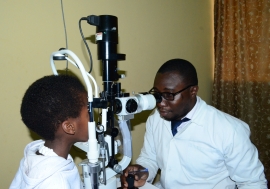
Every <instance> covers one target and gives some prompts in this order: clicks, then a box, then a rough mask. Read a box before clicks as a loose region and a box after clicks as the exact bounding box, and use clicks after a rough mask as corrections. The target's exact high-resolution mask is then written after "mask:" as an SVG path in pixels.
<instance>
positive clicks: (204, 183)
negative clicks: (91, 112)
mask: <svg viewBox="0 0 270 189" xmlns="http://www.w3.org/2000/svg"><path fill="white" fill-rule="evenodd" d="M249 136H250V130H249V127H248V125H247V124H246V123H244V122H243V121H241V120H239V119H237V118H235V117H233V116H230V115H228V114H226V113H224V112H221V111H219V110H217V109H215V108H214V107H212V106H209V105H207V104H206V103H205V102H204V101H203V100H201V99H200V98H199V97H197V105H196V111H195V112H194V114H193V115H192V118H191V121H189V122H188V123H187V124H186V126H184V128H182V129H181V131H180V132H178V133H177V134H176V135H175V136H174V137H173V135H172V133H171V123H170V122H169V121H166V120H164V119H162V118H161V117H160V115H159V113H158V111H155V112H154V114H153V115H151V116H150V117H149V118H148V120H147V123H146V133H145V136H144V145H143V148H142V150H141V154H140V156H139V158H138V159H137V163H138V164H140V165H142V166H144V167H146V168H148V170H149V177H148V181H149V182H152V181H153V179H154V177H155V175H156V172H157V170H158V169H161V178H160V183H161V186H162V187H161V188H164V189H176V188H179V189H180V188H184V189H198V188H199V189H210V188H214V189H234V188H235V184H237V186H238V188H239V189H255V188H260V189H266V188H267V186H266V185H267V181H266V179H265V175H264V167H263V165H262V163H261V162H260V160H259V159H258V151H257V149H256V147H255V146H254V145H253V144H252V143H251V141H250V139H249Z"/></svg>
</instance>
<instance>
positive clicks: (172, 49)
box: [0, 0, 213, 188]
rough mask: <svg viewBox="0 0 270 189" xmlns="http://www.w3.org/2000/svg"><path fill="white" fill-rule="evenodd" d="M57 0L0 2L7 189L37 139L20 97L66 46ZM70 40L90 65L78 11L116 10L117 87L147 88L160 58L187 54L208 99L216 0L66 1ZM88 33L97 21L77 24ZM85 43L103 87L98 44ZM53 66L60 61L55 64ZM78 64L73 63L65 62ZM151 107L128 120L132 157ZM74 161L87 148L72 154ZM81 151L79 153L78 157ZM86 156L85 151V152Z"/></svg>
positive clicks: (1, 143)
mask: <svg viewBox="0 0 270 189" xmlns="http://www.w3.org/2000/svg"><path fill="white" fill-rule="evenodd" d="M60 2H61V1H60V0H58V1H57V0H46V1H45V0H39V1H34V0H29V1H21V0H9V1H1V2H0V24H1V29H0V57H1V59H0V60H1V64H0V65H1V68H0V80H1V93H0V102H1V109H0V126H1V132H0V149H1V153H0V154H1V156H0V157H1V161H0V170H1V171H0V183H1V188H8V186H9V184H10V182H11V180H12V179H13V177H14V174H15V172H16V171H17V169H18V166H19V161H20V159H21V158H22V156H23V149H24V147H25V145H26V144H27V143H29V142H30V141H32V140H34V139H37V137H36V136H35V135H33V134H31V133H30V132H29V131H28V130H27V129H26V127H25V126H24V125H23V123H22V122H21V118H20V113H19V109H20V103H21V98H22V96H23V94H24V92H25V90H26V88H27V87H28V86H29V85H30V84H31V83H32V82H33V81H35V80H36V79H38V78H40V77H42V76H44V75H48V74H52V71H51V68H50V65H49V57H50V54H51V53H52V52H54V51H56V50H58V49H59V48H60V47H65V36H64V28H63V21H62V15H61V4H60ZM63 4H64V11H65V19H66V26H67V34H68V46H69V49H70V50H72V51H73V52H74V53H75V54H77V56H78V57H79V58H80V59H81V61H82V62H83V63H84V64H85V67H86V68H87V69H88V66H89V64H88V55H87V53H86V50H85V47H84V45H83V42H82V39H81V36H80V33H79V29H78V21H79V19H80V18H81V17H83V16H88V15H92V14H95V15H102V14H109V15H115V16H117V17H118V26H119V45H118V47H119V51H118V52H119V53H123V54H126V56H127V57H126V61H119V63H118V65H119V66H118V67H119V69H120V70H124V71H126V76H127V78H125V79H124V80H121V81H120V82H121V84H122V88H123V89H125V90H126V91H127V92H132V91H135V92H142V91H148V90H149V89H150V88H151V86H152V84H153V78H154V75H155V73H156V71H157V69H158V68H159V67H160V65H161V64H162V63H164V62H165V61H167V60H168V59H171V58H177V57H178V58H184V59H187V60H189V61H191V62H192V63H193V64H194V65H195V66H196V68H197V70H198V75H199V85H200V91H199V95H200V96H201V97H202V98H203V99H205V100H206V101H207V102H210V99H211V88H212V72H213V31H212V30H213V29H212V27H213V22H212V19H213V3H212V1H211V0H167V1H161V0H159V1H157V0H136V1H135V0H129V1H124V0H114V1H109V0H102V1H91V0H77V1H65V0H63ZM82 28H83V32H84V34H85V36H86V37H90V36H92V35H94V34H95V29H96V28H95V27H94V26H90V25H88V24H87V23H86V22H83V23H82ZM88 42H89V46H90V49H91V52H92V54H93V60H94V71H93V76H94V77H95V78H96V80H97V81H98V83H99V85H100V87H101V88H103V87H102V86H101V74H100V72H99V68H100V62H99V61H98V60H97V56H96V49H97V46H96V45H95V44H93V43H91V42H90V41H88ZM59 65H60V66H58V68H64V67H65V65H64V63H59ZM70 68H71V69H73V70H75V67H72V66H70ZM148 113H149V112H145V113H142V114H137V115H135V119H134V120H132V125H133V126H132V135H133V139H134V145H133V149H134V156H133V157H134V158H136V157H137V156H138V154H139V150H140V148H141V146H142V142H143V134H144V129H145V127H144V123H145V119H146V117H147V114H148ZM73 151H74V152H73V154H74V155H75V161H76V163H79V162H80V161H81V158H80V157H82V156H84V154H76V150H74V149H73ZM79 156H80V157H79ZM83 158H84V157H83Z"/></svg>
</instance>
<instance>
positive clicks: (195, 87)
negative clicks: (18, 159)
mask: <svg viewBox="0 0 270 189" xmlns="http://www.w3.org/2000/svg"><path fill="white" fill-rule="evenodd" d="M198 90H199V86H198V85H195V86H192V87H191V89H190V93H191V96H193V97H194V96H195V97H196V96H197V93H198Z"/></svg>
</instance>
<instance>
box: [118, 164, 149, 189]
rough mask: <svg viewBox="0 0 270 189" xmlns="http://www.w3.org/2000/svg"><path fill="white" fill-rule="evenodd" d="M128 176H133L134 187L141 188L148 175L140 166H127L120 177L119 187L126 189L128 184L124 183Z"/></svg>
mask: <svg viewBox="0 0 270 189" xmlns="http://www.w3.org/2000/svg"><path fill="white" fill-rule="evenodd" d="M128 174H133V175H134V176H135V179H134V186H135V187H140V186H143V185H144V184H145V182H146V179H147V178H148V175H149V173H148V171H147V169H146V168H144V167H143V166H141V165H138V164H135V165H130V166H128V167H127V168H126V169H125V170H124V171H123V174H122V175H121V186H122V188H123V189H127V188H128V183H127V181H126V177H127V176H128Z"/></svg>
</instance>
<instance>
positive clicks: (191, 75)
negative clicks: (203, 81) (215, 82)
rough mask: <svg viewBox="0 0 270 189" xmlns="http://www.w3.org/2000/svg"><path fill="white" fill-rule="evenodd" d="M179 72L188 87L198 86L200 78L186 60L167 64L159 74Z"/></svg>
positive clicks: (176, 60) (175, 60)
mask: <svg viewBox="0 0 270 189" xmlns="http://www.w3.org/2000/svg"><path fill="white" fill-rule="evenodd" d="M166 72H178V73H179V75H180V77H181V78H183V80H184V82H185V83H186V84H187V85H198V77H197V72H196V69H195V67H194V66H193V65H192V64H191V63H190V62H189V61H187V60H184V59H171V60H168V61H167V62H165V63H164V64H163V65H162V66H161V67H160V68H159V70H158V73H166Z"/></svg>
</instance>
